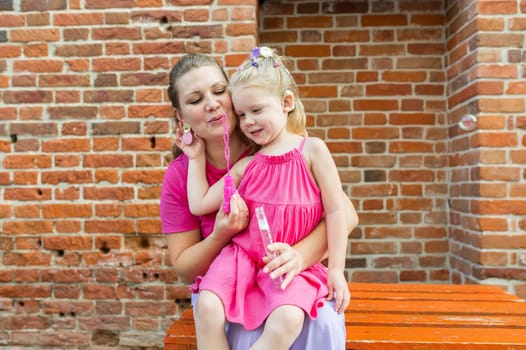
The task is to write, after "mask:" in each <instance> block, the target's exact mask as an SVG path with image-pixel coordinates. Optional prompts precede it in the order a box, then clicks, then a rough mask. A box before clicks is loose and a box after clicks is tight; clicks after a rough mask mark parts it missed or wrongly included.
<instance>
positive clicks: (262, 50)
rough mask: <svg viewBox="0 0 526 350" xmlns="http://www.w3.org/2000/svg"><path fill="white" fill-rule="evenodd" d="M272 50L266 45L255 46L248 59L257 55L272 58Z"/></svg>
mask: <svg viewBox="0 0 526 350" xmlns="http://www.w3.org/2000/svg"><path fill="white" fill-rule="evenodd" d="M272 56H273V54H272V50H271V49H270V48H269V47H267V46H262V47H256V48H254V49H253V50H252V52H251V53H250V59H252V60H254V59H256V58H258V57H266V58H272Z"/></svg>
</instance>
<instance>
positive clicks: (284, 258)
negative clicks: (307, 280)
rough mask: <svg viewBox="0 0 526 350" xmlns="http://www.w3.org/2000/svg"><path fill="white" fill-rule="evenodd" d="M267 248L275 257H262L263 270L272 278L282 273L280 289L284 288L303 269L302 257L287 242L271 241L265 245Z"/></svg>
mask: <svg viewBox="0 0 526 350" xmlns="http://www.w3.org/2000/svg"><path fill="white" fill-rule="evenodd" d="M267 249H268V250H269V251H270V252H271V253H273V254H274V256H275V257H272V256H264V257H263V262H264V263H265V264H266V265H265V266H264V267H263V272H266V273H269V274H270V278H272V279H275V278H279V276H283V275H284V278H283V282H282V283H281V289H285V288H287V286H288V285H289V283H290V282H291V281H292V279H293V278H294V277H295V276H296V275H297V274H299V273H300V272H301V271H303V269H304V265H303V257H302V256H301V255H300V254H299V253H298V252H297V251H296V250H295V249H294V248H292V247H291V246H290V245H288V244H287V243H278V242H276V243H272V244H269V245H268V246H267Z"/></svg>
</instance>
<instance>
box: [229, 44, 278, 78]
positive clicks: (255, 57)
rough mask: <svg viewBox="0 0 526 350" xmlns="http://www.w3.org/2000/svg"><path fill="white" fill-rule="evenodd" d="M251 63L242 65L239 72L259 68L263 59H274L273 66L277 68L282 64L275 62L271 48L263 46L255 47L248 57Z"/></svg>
mask: <svg viewBox="0 0 526 350" xmlns="http://www.w3.org/2000/svg"><path fill="white" fill-rule="evenodd" d="M248 58H249V62H245V63H242V64H241V65H240V66H239V67H238V68H237V71H238V72H239V71H242V70H244V69H247V68H249V67H255V68H257V67H259V65H260V64H261V59H265V58H270V59H272V62H273V65H274V67H275V68H278V67H280V66H281V63H280V62H279V61H277V60H276V61H274V51H272V49H271V48H270V47H267V46H261V47H259V46H258V47H255V48H254V49H252V51H250V55H249V56H248Z"/></svg>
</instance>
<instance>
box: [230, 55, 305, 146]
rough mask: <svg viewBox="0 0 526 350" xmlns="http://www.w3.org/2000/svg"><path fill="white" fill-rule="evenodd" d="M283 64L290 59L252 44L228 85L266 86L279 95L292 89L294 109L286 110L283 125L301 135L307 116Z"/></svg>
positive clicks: (303, 133)
mask: <svg viewBox="0 0 526 350" xmlns="http://www.w3.org/2000/svg"><path fill="white" fill-rule="evenodd" d="M286 65H290V60H288V59H287V58H286V57H284V56H279V55H278V54H277V53H276V51H275V50H273V49H270V48H268V47H265V46H263V47H256V48H255V49H254V50H252V52H251V54H250V56H249V58H248V59H247V60H245V61H244V62H243V63H242V64H241V65H240V66H239V67H238V69H237V71H236V72H235V73H234V74H233V75H232V77H231V78H230V85H229V87H230V89H231V90H232V89H233V88H234V87H239V86H241V87H243V86H247V85H248V86H255V87H260V88H263V89H265V90H267V91H268V92H269V93H271V94H275V95H276V96H279V97H280V98H282V97H284V96H285V95H286V94H288V93H292V96H293V98H294V109H293V110H292V111H290V112H289V115H288V119H287V129H288V130H289V131H290V132H293V133H295V134H298V135H301V136H307V130H306V123H307V117H306V115H305V110H304V108H303V103H302V102H301V100H300V98H299V92H298V87H297V85H296V82H295V81H294V78H293V77H292V75H291V74H290V72H289V70H288V69H287V67H286Z"/></svg>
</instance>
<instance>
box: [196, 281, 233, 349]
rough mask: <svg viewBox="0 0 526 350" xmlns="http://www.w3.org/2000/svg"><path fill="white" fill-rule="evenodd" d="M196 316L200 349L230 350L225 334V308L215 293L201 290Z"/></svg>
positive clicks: (198, 346)
mask: <svg viewBox="0 0 526 350" xmlns="http://www.w3.org/2000/svg"><path fill="white" fill-rule="evenodd" d="M194 318H195V331H196V338H197V348H198V349H217V350H229V348H228V343H227V340H226V334H225V324H226V318H225V310H224V308H223V303H222V302H221V299H219V297H218V296H217V295H216V294H215V293H213V292H211V291H208V290H203V291H201V292H199V297H198V298H197V303H196V306H195V310H194Z"/></svg>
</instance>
